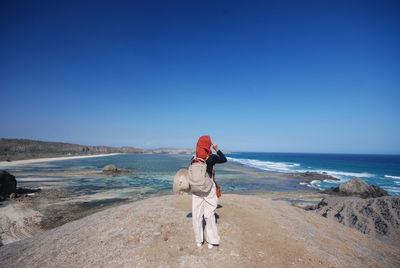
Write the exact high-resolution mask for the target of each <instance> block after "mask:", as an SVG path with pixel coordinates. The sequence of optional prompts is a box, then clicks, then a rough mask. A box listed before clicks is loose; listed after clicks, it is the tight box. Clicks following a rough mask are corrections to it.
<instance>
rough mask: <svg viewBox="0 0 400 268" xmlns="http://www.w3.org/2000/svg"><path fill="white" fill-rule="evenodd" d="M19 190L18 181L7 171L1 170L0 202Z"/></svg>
mask: <svg viewBox="0 0 400 268" xmlns="http://www.w3.org/2000/svg"><path fill="white" fill-rule="evenodd" d="M16 190H17V180H16V179H15V176H13V175H11V174H10V173H8V172H7V171H5V170H0V200H3V199H5V198H6V197H8V196H9V195H10V194H12V193H15V191H16Z"/></svg>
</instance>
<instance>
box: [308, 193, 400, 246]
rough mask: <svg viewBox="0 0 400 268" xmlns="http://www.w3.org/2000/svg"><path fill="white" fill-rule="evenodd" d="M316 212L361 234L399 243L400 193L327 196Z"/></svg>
mask: <svg viewBox="0 0 400 268" xmlns="http://www.w3.org/2000/svg"><path fill="white" fill-rule="evenodd" d="M315 212H316V213H318V214H319V215H321V216H323V217H325V218H329V219H332V220H335V221H337V222H340V223H341V224H343V225H346V226H348V227H350V228H353V229H356V230H358V231H360V232H362V233H364V234H367V235H370V236H372V237H375V238H378V239H382V240H385V241H386V242H389V243H390V244H393V245H396V246H400V196H398V195H397V196H385V197H378V198H368V199H362V198H358V197H328V198H324V199H323V200H322V201H321V202H320V203H319V204H318V205H317V207H316V209H315Z"/></svg>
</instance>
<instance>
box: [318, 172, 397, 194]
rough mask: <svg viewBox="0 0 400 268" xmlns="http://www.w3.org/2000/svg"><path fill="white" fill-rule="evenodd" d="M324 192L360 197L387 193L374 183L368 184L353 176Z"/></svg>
mask: <svg viewBox="0 0 400 268" xmlns="http://www.w3.org/2000/svg"><path fill="white" fill-rule="evenodd" d="M324 192H325V193H327V194H337V195H342V196H359V197H362V198H374V197H381V196H388V195H389V194H388V193H387V192H386V191H385V190H383V189H382V188H380V187H378V186H375V185H369V184H368V183H366V182H365V181H363V180H362V179H360V178H357V177H354V178H353V179H352V180H351V181H349V182H346V183H344V184H341V185H339V187H332V188H329V189H327V190H326V191H324Z"/></svg>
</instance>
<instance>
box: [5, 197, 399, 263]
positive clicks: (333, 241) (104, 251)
mask: <svg viewBox="0 0 400 268" xmlns="http://www.w3.org/2000/svg"><path fill="white" fill-rule="evenodd" d="M219 203H220V205H221V208H218V209H217V214H218V228H219V232H220V236H221V244H220V246H219V247H215V248H213V249H208V248H207V246H205V245H204V246H202V247H201V248H197V247H196V245H195V243H194V239H193V231H192V225H191V220H192V219H191V217H190V216H191V215H190V212H191V197H190V196H188V195H185V196H173V195H168V196H162V197H154V198H149V199H146V200H142V201H138V202H131V203H128V204H124V205H120V206H117V207H112V208H109V209H106V210H104V211H101V212H98V213H95V214H92V215H90V216H87V217H85V218H82V219H80V220H77V221H73V222H70V223H67V224H65V225H63V226H60V227H57V228H55V229H52V230H49V231H45V232H42V233H38V234H36V235H34V236H33V237H31V238H27V239H24V240H20V241H17V242H14V243H11V244H7V245H5V246H2V247H0V259H1V260H2V261H1V263H0V267H27V266H38V267H55V266H57V267H399V266H400V249H399V248H395V247H392V246H390V245H387V244H384V243H383V242H381V241H379V240H376V239H372V238H370V237H368V236H366V235H364V234H362V233H359V232H357V231H355V230H353V229H350V228H348V227H346V226H343V225H341V224H339V223H337V222H334V221H331V220H329V219H326V218H323V217H321V216H318V215H315V214H314V213H310V212H307V211H304V210H302V209H300V208H296V207H293V206H291V205H289V204H288V203H287V202H284V201H274V200H272V199H271V198H268V197H260V196H251V195H246V196H243V195H229V194H226V195H223V197H222V198H221V199H220V202H219Z"/></svg>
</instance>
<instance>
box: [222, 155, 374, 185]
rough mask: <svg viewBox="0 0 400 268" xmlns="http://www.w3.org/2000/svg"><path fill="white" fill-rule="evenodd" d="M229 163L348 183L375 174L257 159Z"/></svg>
mask: <svg viewBox="0 0 400 268" xmlns="http://www.w3.org/2000/svg"><path fill="white" fill-rule="evenodd" d="M227 159H228V160H229V161H232V162H237V163H240V164H242V165H246V166H250V167H254V168H258V169H262V170H266V171H275V172H286V173H287V172H307V171H308V172H310V171H312V172H317V173H320V174H327V175H330V176H332V177H335V178H338V179H340V180H341V181H347V180H348V179H350V178H352V177H362V178H371V177H374V176H375V174H371V173H367V172H346V171H338V170H324V169H298V167H300V164H299V163H291V162H273V161H261V160H256V159H242V158H234V157H227Z"/></svg>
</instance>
